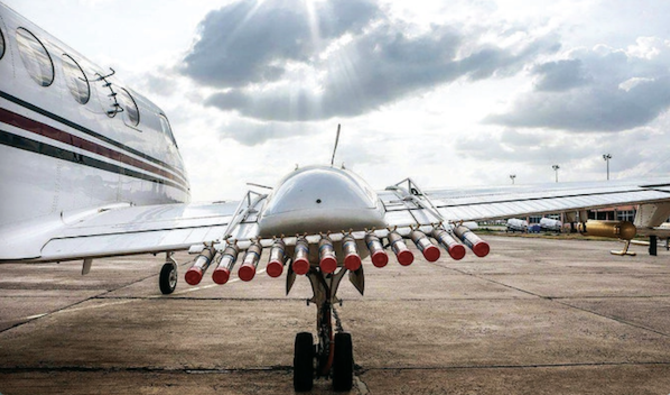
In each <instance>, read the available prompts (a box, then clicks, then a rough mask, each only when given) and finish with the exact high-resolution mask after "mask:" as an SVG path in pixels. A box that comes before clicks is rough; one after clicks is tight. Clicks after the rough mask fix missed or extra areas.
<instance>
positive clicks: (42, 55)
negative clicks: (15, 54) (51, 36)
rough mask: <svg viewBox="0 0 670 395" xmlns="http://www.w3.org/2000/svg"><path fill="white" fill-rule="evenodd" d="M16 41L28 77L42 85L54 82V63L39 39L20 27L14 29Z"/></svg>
mask: <svg viewBox="0 0 670 395" xmlns="http://www.w3.org/2000/svg"><path fill="white" fill-rule="evenodd" d="M16 42H17V44H18V45H19V54H20V55H21V60H22V61H23V65H24V66H25V67H26V70H28V74H30V77H32V79H34V80H35V82H37V83H38V84H40V85H42V86H49V85H51V84H52V83H53V82H54V64H53V62H52V61H51V56H49V52H47V49H46V48H45V47H44V45H43V44H42V43H41V42H40V40H38V39H37V37H35V35H34V34H32V33H31V32H29V31H28V30H26V29H24V28H22V27H20V28H18V29H16Z"/></svg>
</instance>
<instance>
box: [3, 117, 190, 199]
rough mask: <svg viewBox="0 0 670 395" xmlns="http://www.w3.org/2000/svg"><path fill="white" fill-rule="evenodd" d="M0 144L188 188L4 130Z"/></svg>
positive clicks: (175, 186)
mask: <svg viewBox="0 0 670 395" xmlns="http://www.w3.org/2000/svg"><path fill="white" fill-rule="evenodd" d="M0 144H2V145H6V146H9V147H14V148H18V149H22V150H25V151H29V152H34V153H36V154H40V155H45V156H49V157H52V158H56V159H62V160H65V161H68V162H72V163H76V164H79V165H83V166H88V167H93V168H96V169H100V170H104V171H108V172H111V173H116V174H121V175H124V176H128V177H133V178H137V179H140V180H145V181H151V182H154V183H157V184H165V185H169V186H171V187H174V188H177V189H180V190H182V191H184V192H185V193H187V194H188V190H187V189H186V188H184V187H183V186H181V185H179V184H177V183H174V182H172V181H169V180H163V179H160V178H156V177H153V176H150V175H148V174H144V173H140V172H138V171H135V170H132V169H127V168H125V167H122V166H118V165H115V164H112V163H108V162H104V161H101V160H99V159H95V158H91V157H90V156H86V155H81V154H77V153H75V152H72V151H68V150H66V149H63V148H59V147H55V146H53V145H49V144H46V143H43V142H40V141H36V140H32V139H29V138H26V137H23V136H18V135H16V134H13V133H9V132H6V131H4V130H0Z"/></svg>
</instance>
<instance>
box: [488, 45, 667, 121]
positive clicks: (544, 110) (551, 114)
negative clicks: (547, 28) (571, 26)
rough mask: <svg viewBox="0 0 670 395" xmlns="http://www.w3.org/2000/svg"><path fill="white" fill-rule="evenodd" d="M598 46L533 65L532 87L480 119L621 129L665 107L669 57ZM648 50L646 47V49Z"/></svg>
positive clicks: (649, 116) (650, 119)
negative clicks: (507, 105) (504, 107)
mask: <svg viewBox="0 0 670 395" xmlns="http://www.w3.org/2000/svg"><path fill="white" fill-rule="evenodd" d="M665 52H666V53H664V54H660V55H658V54H656V55H653V56H649V57H644V56H629V55H627V54H626V53H625V52H623V51H615V50H612V49H607V48H602V47H601V48H597V49H596V50H593V51H580V52H576V53H574V54H573V56H574V57H575V58H574V59H571V60H565V61H559V62H548V63H543V64H541V65H539V66H537V67H536V68H535V69H534V73H535V74H536V75H537V76H538V77H539V80H538V81H537V83H536V85H535V89H534V90H533V91H531V92H529V93H527V94H525V95H523V96H522V97H521V98H520V99H518V100H517V101H516V102H515V103H514V105H513V106H512V110H511V111H510V112H508V113H505V114H497V115H491V116H489V117H487V118H486V119H485V122H488V123H496V124H501V125H505V126H510V127H531V128H552V129H564V130H570V131H582V132H583V131H621V130H627V129H631V128H635V127H638V126H642V125H646V124H647V123H649V122H651V121H652V120H654V119H656V118H657V117H658V116H659V115H660V114H661V113H663V112H664V111H666V110H667V109H668V107H670V70H669V69H668V66H669V65H670V62H669V60H670V58H669V57H668V54H667V51H665ZM649 53H651V52H649Z"/></svg>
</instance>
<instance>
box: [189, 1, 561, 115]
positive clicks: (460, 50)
mask: <svg viewBox="0 0 670 395" xmlns="http://www.w3.org/2000/svg"><path fill="white" fill-rule="evenodd" d="M305 4H306V3H305V2H303V1H301V0H295V1H290V2H289V1H282V2H264V3H262V4H261V5H257V4H256V3H253V2H244V3H235V4H232V5H229V6H227V7H224V8H222V9H220V10H218V11H215V12H212V13H210V14H209V15H208V16H207V17H206V18H205V20H204V21H203V22H202V23H201V38H200V40H199V41H198V42H197V43H196V44H195V46H194V47H193V49H192V51H191V52H190V53H189V54H188V55H187V56H186V58H185V66H184V68H183V69H182V73H183V74H185V75H187V76H189V77H191V78H193V79H194V80H196V81H198V82H199V83H201V84H204V85H209V86H212V87H217V88H222V89H221V91H220V92H218V93H215V94H213V95H212V96H210V97H209V98H208V99H207V100H206V101H205V104H206V105H208V106H213V107H216V108H219V109H221V110H224V111H235V112H237V113H239V114H240V115H242V116H245V117H249V118H256V119H259V120H276V121H277V120H278V121H296V120H297V121H310V120H320V119H328V118H332V117H336V116H344V117H350V116H357V115H361V114H364V113H367V112H370V111H372V110H375V109H378V108H380V107H381V106H383V105H386V104H390V103H393V102H395V101H397V100H399V99H401V98H405V97H407V96H409V95H412V94H420V93H421V92H423V91H426V90H429V89H433V88H434V87H435V86H437V85H439V84H443V83H448V82H450V81H454V80H455V79H458V78H468V79H471V80H479V79H484V78H490V77H492V76H506V75H511V74H514V73H516V72H518V71H519V70H521V69H522V68H523V66H524V65H525V64H526V63H527V62H528V61H529V59H532V58H534V56H536V55H537V54H539V53H547V52H553V51H556V50H557V49H558V45H557V43H556V40H555V39H553V38H552V37H542V38H539V39H536V40H532V41H530V40H529V41H526V42H524V43H521V44H518V45H515V46H511V47H499V46H496V45H493V44H482V43H480V42H479V39H480V37H481V36H483V35H485V34H487V32H489V31H488V30H486V29H479V30H477V29H474V28H471V29H470V30H469V33H467V35H466V34H465V33H463V32H462V31H460V30H459V29H458V26H438V25H433V26H430V27H428V28H425V29H422V30H420V29H418V28H417V26H413V25H408V24H405V23H403V22H399V21H396V20H392V19H391V18H390V17H389V16H388V15H387V14H386V13H385V11H384V9H382V8H379V7H378V6H377V5H376V4H374V3H371V2H359V1H354V0H347V1H344V2H339V1H338V2H333V3H332V4H331V3H328V2H317V3H313V4H315V5H314V7H315V9H314V12H313V13H312V14H311V15H316V18H315V19H312V20H316V21H318V23H317V24H316V25H315V26H316V29H315V28H314V26H310V23H309V21H310V19H309V18H310V12H308V11H307V8H306V7H305ZM289 5H290V7H289ZM315 31H316V32H317V33H316V34H315ZM517 33H518V31H517ZM518 34H520V33H518ZM315 36H316V37H319V39H318V40H316V41H315V40H313V38H314V37H315Z"/></svg>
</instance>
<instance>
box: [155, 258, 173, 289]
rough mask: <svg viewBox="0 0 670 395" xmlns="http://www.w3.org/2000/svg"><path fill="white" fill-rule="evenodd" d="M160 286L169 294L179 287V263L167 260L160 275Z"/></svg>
mask: <svg viewBox="0 0 670 395" xmlns="http://www.w3.org/2000/svg"><path fill="white" fill-rule="evenodd" d="M158 286H159V287H160V289H161V292H162V293H163V295H169V294H171V293H172V292H174V290H175V288H177V265H176V264H175V263H173V262H166V263H165V264H164V265H163V268H162V269H161V273H160V275H159V276H158Z"/></svg>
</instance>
